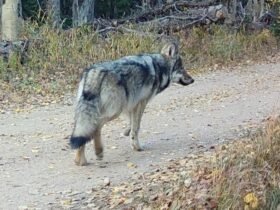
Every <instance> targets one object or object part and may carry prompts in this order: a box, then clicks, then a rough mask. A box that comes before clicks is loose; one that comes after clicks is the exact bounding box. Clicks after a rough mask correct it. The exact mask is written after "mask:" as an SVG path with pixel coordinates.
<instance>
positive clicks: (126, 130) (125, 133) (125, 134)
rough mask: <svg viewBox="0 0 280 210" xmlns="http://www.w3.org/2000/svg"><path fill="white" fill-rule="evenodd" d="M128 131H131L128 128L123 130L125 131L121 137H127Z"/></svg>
mask: <svg viewBox="0 0 280 210" xmlns="http://www.w3.org/2000/svg"><path fill="white" fill-rule="evenodd" d="M130 130H131V129H130V128H127V129H125V131H124V132H123V135H124V136H129V134H130Z"/></svg>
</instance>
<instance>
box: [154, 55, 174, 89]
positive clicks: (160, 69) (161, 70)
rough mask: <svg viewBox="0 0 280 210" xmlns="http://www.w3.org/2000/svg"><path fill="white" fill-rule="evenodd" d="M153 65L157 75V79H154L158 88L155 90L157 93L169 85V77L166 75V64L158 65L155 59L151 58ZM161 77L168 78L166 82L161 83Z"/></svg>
mask: <svg viewBox="0 0 280 210" xmlns="http://www.w3.org/2000/svg"><path fill="white" fill-rule="evenodd" d="M153 65H154V68H155V71H156V75H158V80H157V81H155V82H158V90H157V94H158V93H160V92H162V91H163V90H164V89H166V88H167V87H168V86H169V84H170V77H169V75H168V67H167V66H166V65H160V64H159V63H158V62H156V61H155V60H153ZM163 77H167V79H168V80H167V83H166V84H162V82H163ZM162 85H163V86H162ZM161 86H162V87H161Z"/></svg>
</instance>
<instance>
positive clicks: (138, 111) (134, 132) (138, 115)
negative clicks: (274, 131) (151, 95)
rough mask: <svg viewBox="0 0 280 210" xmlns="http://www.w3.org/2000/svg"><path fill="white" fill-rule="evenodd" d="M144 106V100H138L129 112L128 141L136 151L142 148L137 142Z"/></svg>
mask: <svg viewBox="0 0 280 210" xmlns="http://www.w3.org/2000/svg"><path fill="white" fill-rule="evenodd" d="M145 107H146V102H145V101H143V102H140V103H139V104H138V105H137V106H136V107H135V108H134V110H133V112H132V113H131V123H130V124H131V130H130V141H131V147H132V149H134V150H136V151H142V150H143V149H142V148H141V146H140V144H139V140H138V133H139V129H140V123H141V119H142V115H143V113H144V109H145Z"/></svg>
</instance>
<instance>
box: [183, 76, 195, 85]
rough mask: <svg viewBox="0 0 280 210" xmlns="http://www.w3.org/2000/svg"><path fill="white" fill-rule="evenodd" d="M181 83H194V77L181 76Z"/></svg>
mask: <svg viewBox="0 0 280 210" xmlns="http://www.w3.org/2000/svg"><path fill="white" fill-rule="evenodd" d="M179 83H180V84H181V85H190V84H192V83H194V79H193V78H191V77H187V78H181V79H180V81H179Z"/></svg>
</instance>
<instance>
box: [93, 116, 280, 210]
mask: <svg viewBox="0 0 280 210" xmlns="http://www.w3.org/2000/svg"><path fill="white" fill-rule="evenodd" d="M253 133H254V134H251V135H250V136H248V137H246V138H244V139H241V140H236V141H233V142H230V143H226V144H223V145H219V146H216V147H214V146H213V147H211V148H210V150H208V151H204V152H199V153H196V154H191V155H187V156H186V157H184V158H182V159H178V160H170V163H169V164H168V165H167V166H166V167H163V168H158V169H156V170H155V171H153V172H147V173H144V174H142V175H138V176H136V177H134V178H133V179H132V180H129V181H127V182H124V183H121V184H119V185H116V186H109V187H108V186H105V187H103V188H101V189H95V190H94V191H93V192H92V194H93V195H94V203H95V204H96V206H99V207H100V208H101V209H109V208H111V209H147V210H148V209H172V210H173V209H196V210H198V209H199V210H200V209H201V210H202V209H203V210H204V209H209V210H211V209H218V210H224V209H244V210H253V209H266V210H278V209H279V208H280V164H279V163H280V153H279V150H280V116H278V117H274V118H272V117H271V118H268V119H267V120H266V125H265V126H264V127H262V128H259V129H258V131H256V132H253ZM96 192H98V193H96Z"/></svg>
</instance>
